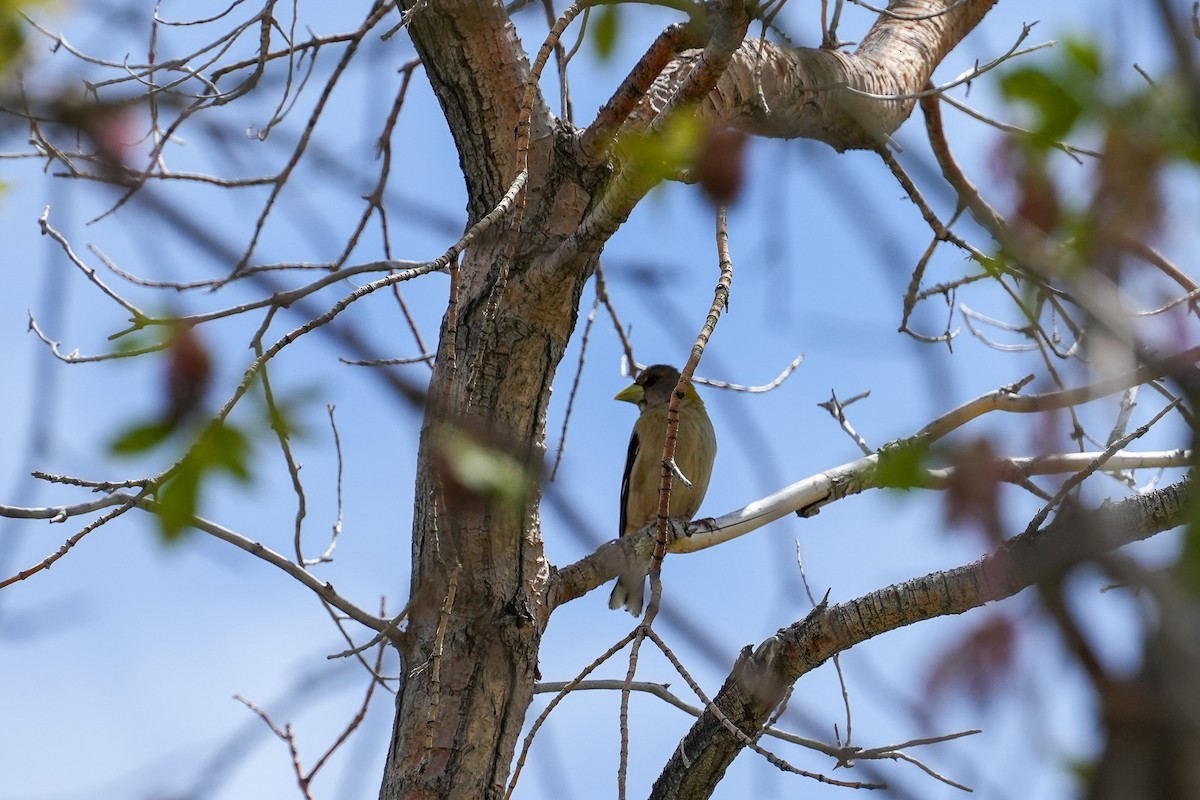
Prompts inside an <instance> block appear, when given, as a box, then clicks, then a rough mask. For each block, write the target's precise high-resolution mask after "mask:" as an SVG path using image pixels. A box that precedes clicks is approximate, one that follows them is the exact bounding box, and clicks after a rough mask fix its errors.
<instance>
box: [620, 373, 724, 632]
mask: <svg viewBox="0 0 1200 800" xmlns="http://www.w3.org/2000/svg"><path fill="white" fill-rule="evenodd" d="M678 383H679V370H677V369H675V368H674V367H672V366H668V365H667V364H655V365H654V366H652V367H647V368H646V369H645V370H644V371H643V372H642V374H641V375H638V377H637V380H636V381H634V382H633V384H632V385H630V386H627V387H626V388H624V389H622V390H621V391H620V392H618V393H617V396H616V398H614V399H616V400H624V401H625V402H627V403H635V404H636V405H637V407H638V409H639V410H640V411H641V412H642V413H641V416H639V417H638V419H637V422H635V423H634V425H633V434H632V435H631V436H630V437H629V455H628V456H626V458H625V477H623V478H622V479H621V535H622V536H628V535H629V534H631V533H636V532H637V531H639V530H641V529H642V528H644V527H646V526H647V525H648V524H650V523H651V522H654V521H655V519H656V518H657V517H658V486H659V483H660V482H661V480H662V452H663V443H664V441H665V439H666V435H667V407H668V406H669V405H670V403H671V395H672V393H673V392H674V391H675V386H676V384H678ZM716 457H717V434H716V432H715V431H714V430H713V426H712V422H711V421H710V420H709V418H708V412H707V411H706V410H705V408H704V401H703V400H701V399H700V395H699V394H697V393H696V389H695V387H694V386H692V385H691V384H690V383H689V384H688V387H687V391H686V392H685V393H684V395H683V400H682V401H680V403H679V436H678V438H677V439H676V442H675V464H676V465H677V466H678V467H679V471H680V472H682V473H683V475H684V477H686V478H687V479H688V481H690V482H691V484H692V485H691V486H688V485H686V484H685V483H684V482H683V481H681V480H679V478H678V476H676V478H675V479H674V481H673V482H672V484H671V505H670V513H671V516H672V517H682V518H683V519H685V520H690V519H691V518H692V516H693V515H694V514H695V513H696V511H697V510H698V509H699V508H700V503H701V502H702V501H703V500H704V493H705V492H707V491H708V480H709V478H710V477H711V476H712V468H713V461H714V460H715V459H716ZM648 568H649V565H645V566H642V567H641V568H640V569H638V568H636V567H635V568H634V571H632V572H630V573H626V574H623V575H621V576H619V577H618V578H617V585H616V586H614V587H613V591H612V595H611V596H610V597H609V599H608V607H609V608H613V609H616V608H620V607H621V606H624V607H625V608H626V609H627V610H628V611H629V613H630V614H633V615H634V616H639V615H640V614H641V613H642V596H643V594H644V592H645V588H646V571H647V569H648Z"/></svg>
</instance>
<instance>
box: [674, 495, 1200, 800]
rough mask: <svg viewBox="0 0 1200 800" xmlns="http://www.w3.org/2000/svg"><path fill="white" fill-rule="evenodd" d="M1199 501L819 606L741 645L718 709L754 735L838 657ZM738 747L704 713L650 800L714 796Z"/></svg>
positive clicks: (1121, 516)
mask: <svg viewBox="0 0 1200 800" xmlns="http://www.w3.org/2000/svg"><path fill="white" fill-rule="evenodd" d="M1193 499H1194V498H1193V491H1192V486H1191V479H1190V477H1188V478H1184V479H1183V480H1182V481H1180V482H1179V483H1176V484H1173V485H1171V486H1167V487H1165V488H1162V489H1159V490H1157V491H1154V492H1151V493H1149V494H1145V495H1138V496H1136V497H1131V498H1128V499H1126V500H1122V501H1120V502H1117V503H1113V504H1111V505H1107V506H1103V507H1101V508H1100V509H1097V510H1095V511H1091V512H1078V513H1075V514H1064V515H1060V517H1059V518H1058V519H1056V520H1055V522H1054V523H1052V524H1051V525H1049V526H1048V527H1046V528H1044V529H1041V530H1036V531H1031V532H1027V533H1023V534H1020V535H1018V536H1015V537H1013V538H1012V539H1010V540H1009V541H1007V542H1006V543H1005V544H1004V545H1002V546H1001V547H1000V548H998V549H997V550H995V551H994V552H992V553H991V554H990V555H988V556H985V557H984V558H983V559H982V560H980V561H977V562H975V563H974V564H968V565H966V566H962V567H958V568H956V569H952V570H947V571H945V572H935V573H931V574H929V575H926V576H925V577H923V578H917V579H915V580H911V581H908V582H906V583H903V584H899V585H895V586H889V587H886V588H884V589H879V590H877V591H874V592H871V593H870V594H867V595H863V596H862V597H859V598H856V599H854V600H851V601H848V602H846V603H839V604H836V605H832V606H831V605H829V604H828V603H824V602H823V603H821V604H820V605H819V606H817V608H815V609H813V611H812V613H810V614H809V615H808V617H806V618H805V619H803V620H800V621H799V622H796V623H794V624H792V625H791V626H789V627H788V628H785V629H783V630H781V631H780V632H779V633H777V634H776V635H775V636H773V637H772V638H770V639H768V640H767V641H765V642H763V643H762V644H761V645H759V646H758V648H757V649H756V650H754V651H753V652H751V651H750V648H746V649H744V650H743V651H742V654H741V656H740V657H739V659H738V662H737V664H736V665H735V666H734V669H733V671H732V673H731V674H730V676H729V678H728V679H726V681H725V685H724V686H722V687H721V690H720V692H718V694H717V696H716V697H715V698H714V701H713V702H714V705H716V706H717V707H718V708H720V709H721V714H722V716H724V717H725V718H727V719H731V720H733V721H734V722H735V723H736V724H737V725H738V727H739V728H740V729H741V730H742V731H743V732H745V733H746V734H747V735H749V736H751V737H753V736H754V735H755V734H756V733H757V731H758V730H759V729H760V728H761V727H762V726H763V725H764V724H765V723H766V722H767V720H768V719H769V718H770V714H771V711H772V709H774V708H775V705H776V704H777V703H778V702H779V701H780V700H781V699H782V698H783V694H784V690H785V689H786V688H787V687H788V686H790V685H792V684H793V683H795V682H796V680H798V679H799V678H800V677H801V676H802V675H804V674H805V673H807V672H810V671H811V670H813V669H815V668H816V667H818V666H820V665H821V664H823V663H825V661H827V660H829V659H830V658H832V657H833V656H834V655H835V654H837V653H841V652H843V651H845V650H848V649H850V648H851V647H853V646H854V645H856V644H861V643H862V642H864V641H866V640H867V639H870V638H872V637H874V636H877V635H879V634H880V633H884V632H886V631H891V630H896V629H898V628H901V627H904V626H906V625H911V624H913V623H915V622H920V621H923V620H926V619H931V618H933V617H939V616H946V615H949V614H961V613H963V612H964V611H968V610H970V609H972V608H977V607H979V606H982V605H984V604H985V603H989V602H994V601H996V600H1000V599H1003V598H1006V597H1010V596H1012V595H1014V594H1016V593H1017V592H1019V591H1021V590H1022V589H1025V588H1027V587H1029V586H1031V585H1033V584H1034V583H1036V582H1037V581H1039V580H1042V579H1043V578H1044V577H1046V576H1048V575H1052V574H1056V573H1058V572H1061V571H1063V570H1065V569H1068V568H1069V567H1071V566H1073V565H1074V564H1077V563H1080V562H1081V561H1083V560H1086V559H1089V558H1092V557H1095V556H1098V555H1101V554H1103V553H1107V552H1109V551H1111V550H1114V549H1116V548H1118V547H1121V546H1122V545H1125V544H1128V543H1130V542H1133V541H1138V540H1141V539H1146V538H1149V537H1150V536H1153V535H1155V534H1157V533H1160V532H1162V531H1165V530H1168V529H1170V528H1173V527H1176V526H1178V525H1181V524H1183V523H1184V522H1186V521H1187V520H1188V518H1189V513H1190V506H1191V502H1192V501H1193ZM742 747H743V745H742V743H741V742H740V741H739V740H738V738H737V737H735V736H733V735H731V734H730V733H729V732H728V731H727V730H725V728H724V726H723V724H722V723H721V722H720V721H719V719H718V717H717V715H716V714H714V713H713V712H712V709H708V710H706V711H705V713H704V715H703V716H702V717H701V718H700V719H699V720H697V721H696V723H695V725H693V726H692V729H691V730H690V731H689V732H688V733H687V735H686V736H684V738H683V740H682V741H681V742H680V744H679V747H677V748H676V750H675V753H674V754H673V755H672V757H671V759H670V760H669V761H668V762H667V764H666V766H665V767H664V769H663V772H662V775H661V776H660V777H659V779H658V781H657V782H656V783H655V787H654V792H653V793H652V795H651V796H652V797H689V798H690V797H706V796H708V795H709V794H710V793H711V791H712V789H713V787H715V785H716V783H717V781H719V780H720V778H721V776H722V775H723V774H724V772H725V769H726V768H727V767H728V766H729V764H730V762H732V760H733V758H734V757H735V756H737V754H738V753H740V752H741V750H742Z"/></svg>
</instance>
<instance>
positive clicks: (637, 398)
mask: <svg viewBox="0 0 1200 800" xmlns="http://www.w3.org/2000/svg"><path fill="white" fill-rule="evenodd" d="M645 399H646V389H645V387H643V386H640V385H639V384H636V383H631V384H629V385H628V386H626V387H625V388H624V389H622V390H621V391H619V392H617V394H616V396H614V397H613V400H624V401H625V402H626V403H633V404H634V405H637V404H638V403H640V402H642V401H643V400H645Z"/></svg>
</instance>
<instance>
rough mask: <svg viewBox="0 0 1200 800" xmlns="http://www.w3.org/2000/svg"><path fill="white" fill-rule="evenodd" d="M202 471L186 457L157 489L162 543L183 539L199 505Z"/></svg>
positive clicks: (172, 542)
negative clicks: (177, 468) (175, 471)
mask: <svg viewBox="0 0 1200 800" xmlns="http://www.w3.org/2000/svg"><path fill="white" fill-rule="evenodd" d="M201 473H202V470H201V468H200V466H199V465H197V464H196V463H195V461H194V460H193V459H190V458H189V459H186V460H185V461H184V462H183V465H182V466H181V467H180V468H179V471H178V472H177V473H175V475H174V476H172V478H171V480H169V481H167V483H166V484H165V485H164V486H163V487H162V488H160V489H159V490H158V492H157V494H156V495H155V499H156V500H157V501H158V521H159V532H160V533H161V534H162V540H163V542H164V543H165V544H175V543H177V542H179V541H180V539H182V538H183V534H184V532H185V531H186V530H187V528H188V525H189V524H191V521H192V517H194V516H196V507H197V506H198V505H199V498H200V480H201V477H202V475H201Z"/></svg>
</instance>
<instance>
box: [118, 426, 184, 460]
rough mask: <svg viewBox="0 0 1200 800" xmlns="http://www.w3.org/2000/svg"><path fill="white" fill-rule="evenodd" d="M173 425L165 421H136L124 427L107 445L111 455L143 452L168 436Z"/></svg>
mask: <svg viewBox="0 0 1200 800" xmlns="http://www.w3.org/2000/svg"><path fill="white" fill-rule="evenodd" d="M172 430H174V427H173V426H172V425H171V424H170V423H167V422H138V423H134V424H133V425H131V426H130V427H128V428H126V429H125V430H124V431H122V432H121V434H120V435H118V436H117V438H116V439H114V440H113V442H112V443H111V444H110V445H109V446H108V449H109V452H111V453H112V454H113V455H122V456H128V455H134V454H135V453H144V452H146V451H148V450H151V449H153V448H154V447H157V446H158V445H159V444H161V443H162V442H163V441H165V440H166V438H167V437H168V436H170V435H171V431H172Z"/></svg>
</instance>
